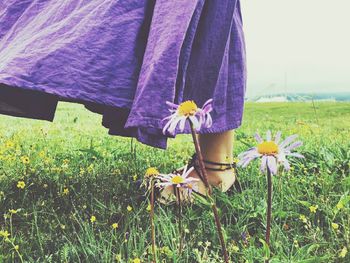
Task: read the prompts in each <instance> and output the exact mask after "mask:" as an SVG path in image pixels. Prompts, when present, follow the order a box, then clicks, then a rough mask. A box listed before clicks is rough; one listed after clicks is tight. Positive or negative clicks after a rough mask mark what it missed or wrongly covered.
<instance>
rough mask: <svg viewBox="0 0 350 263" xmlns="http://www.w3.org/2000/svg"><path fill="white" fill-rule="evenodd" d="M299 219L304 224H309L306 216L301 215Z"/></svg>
mask: <svg viewBox="0 0 350 263" xmlns="http://www.w3.org/2000/svg"><path fill="white" fill-rule="evenodd" d="M299 219H300V220H301V221H302V222H303V223H305V224H306V223H307V219H306V216H304V215H300V216H299Z"/></svg>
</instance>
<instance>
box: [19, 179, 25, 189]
mask: <svg viewBox="0 0 350 263" xmlns="http://www.w3.org/2000/svg"><path fill="white" fill-rule="evenodd" d="M25 186H26V183H25V182H24V181H18V183H17V187H18V188H20V189H24V187H25Z"/></svg>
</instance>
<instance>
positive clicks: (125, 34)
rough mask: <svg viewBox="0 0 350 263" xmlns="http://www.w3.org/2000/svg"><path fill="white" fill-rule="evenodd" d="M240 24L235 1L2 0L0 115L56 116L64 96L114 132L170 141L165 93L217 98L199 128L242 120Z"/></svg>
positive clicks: (217, 128)
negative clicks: (165, 132) (98, 116)
mask: <svg viewBox="0 0 350 263" xmlns="http://www.w3.org/2000/svg"><path fill="white" fill-rule="evenodd" d="M242 27H243V26H242V18H241V13H240V5H239V1H238V0H220V1H209V0H193V1H188V0H178V1H168V0H157V1H155V0H120V1H105V0H82V1H54V0H47V1H42V0H21V1H20V0H9V1H2V2H0V113H1V114H8V115H13V116H18V117H28V118H36V119H45V120H49V121H52V120H53V118H54V113H55V110H56V105H57V102H58V101H70V102H77V103H82V104H84V105H85V106H86V108H88V109H89V110H91V111H93V112H96V113H99V114H101V115H103V122H102V124H103V125H104V126H105V127H106V128H108V129H109V134H112V135H121V136H130V137H136V138H137V139H138V140H139V141H141V142H143V143H145V144H148V145H151V146H154V147H159V148H166V141H167V137H166V136H165V135H163V134H162V125H163V123H162V119H163V118H164V117H165V116H166V115H167V114H168V111H167V106H166V104H165V101H167V100H168V101H173V102H175V103H180V102H181V101H184V100H187V99H193V100H194V101H196V103H197V104H198V105H199V106H201V105H202V104H203V103H204V102H205V101H206V100H207V99H209V98H213V99H214V111H213V126H212V127H211V128H209V129H204V130H202V131H201V132H203V133H208V132H222V131H225V130H229V129H234V128H237V127H238V126H239V125H240V124H241V119H242V111H243V103H244V94H245V86H246V62H245V47H244V36H243V30H242ZM185 132H186V133H188V132H189V129H188V128H187V129H185Z"/></svg>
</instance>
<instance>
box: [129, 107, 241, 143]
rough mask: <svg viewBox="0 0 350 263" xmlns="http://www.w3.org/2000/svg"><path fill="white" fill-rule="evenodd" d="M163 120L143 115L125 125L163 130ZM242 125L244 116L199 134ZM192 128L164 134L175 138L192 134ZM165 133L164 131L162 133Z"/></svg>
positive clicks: (220, 131)
mask: <svg viewBox="0 0 350 263" xmlns="http://www.w3.org/2000/svg"><path fill="white" fill-rule="evenodd" d="M222 114H226V112H223V113H222ZM161 123H162V120H161V119H154V118H151V117H148V118H147V117H143V118H142V119H141V120H130V119H129V120H128V122H127V124H126V125H125V127H126V128H134V127H144V128H147V127H152V128H156V129H159V130H162V129H163V127H162V126H161ZM241 125H242V118H240V119H237V120H234V121H233V122H232V123H231V124H229V125H226V126H224V127H214V128H205V129H201V130H200V131H199V132H197V133H198V134H207V133H222V132H225V131H228V130H233V129H237V128H239V127H240V126H241ZM190 133H191V130H190V129H189V128H185V130H184V131H179V130H178V128H177V129H176V130H175V134H174V136H172V135H170V134H166V135H164V136H167V137H169V138H175V137H176V135H178V134H190ZM162 134H163V133H162Z"/></svg>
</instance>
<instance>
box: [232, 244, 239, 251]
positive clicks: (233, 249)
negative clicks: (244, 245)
mask: <svg viewBox="0 0 350 263" xmlns="http://www.w3.org/2000/svg"><path fill="white" fill-rule="evenodd" d="M232 251H233V252H234V253H237V252H239V247H238V246H235V245H233V246H232Z"/></svg>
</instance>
